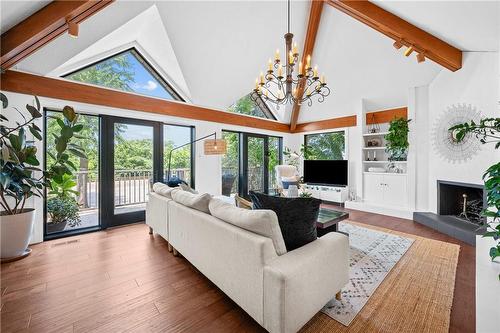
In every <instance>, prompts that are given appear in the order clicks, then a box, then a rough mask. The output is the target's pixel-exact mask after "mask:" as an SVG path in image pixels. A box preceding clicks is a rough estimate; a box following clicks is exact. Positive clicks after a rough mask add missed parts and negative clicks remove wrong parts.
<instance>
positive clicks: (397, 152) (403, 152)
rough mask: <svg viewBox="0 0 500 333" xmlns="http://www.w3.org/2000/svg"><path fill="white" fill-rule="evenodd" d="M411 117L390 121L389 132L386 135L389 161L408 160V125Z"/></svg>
mask: <svg viewBox="0 0 500 333" xmlns="http://www.w3.org/2000/svg"><path fill="white" fill-rule="evenodd" d="M410 121H411V119H408V120H407V119H405V118H396V119H394V120H391V122H390V123H389V133H388V134H386V135H385V140H386V141H387V143H386V148H385V151H386V152H387V153H388V154H389V157H388V159H389V161H406V158H407V156H408V147H409V146H410V144H409V142H408V132H410V129H409V127H408V124H409V122H410Z"/></svg>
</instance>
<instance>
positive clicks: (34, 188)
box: [0, 93, 83, 260]
mask: <svg viewBox="0 0 500 333" xmlns="http://www.w3.org/2000/svg"><path fill="white" fill-rule="evenodd" d="M0 99H1V102H2V107H3V109H4V110H5V109H6V108H7V107H8V105H9V102H8V99H7V97H6V96H5V95H4V94H2V93H0ZM13 109H14V110H16V111H17V112H18V113H19V115H20V117H21V119H22V121H21V122H15V123H14V124H13V125H12V122H10V121H9V119H8V118H7V117H6V116H5V113H2V114H0V151H1V154H0V169H1V171H0V199H1V200H0V206H1V208H2V211H1V212H0V216H1V217H2V218H1V221H0V233H1V248H0V254H1V258H2V260H5V259H12V258H20V257H24V256H26V255H28V254H29V252H30V250H29V249H28V245H29V242H30V239H31V233H32V230H33V223H34V217H35V211H34V209H33V208H27V207H26V202H27V200H28V199H29V198H31V197H33V196H37V197H43V190H44V188H45V187H49V188H51V189H52V188H53V187H54V186H55V185H54V184H55V182H56V181H57V180H58V179H59V177H61V179H62V177H63V175H64V174H67V173H71V170H70V169H71V168H74V165H73V166H72V163H71V162H70V161H69V154H68V153H74V154H76V153H75V151H76V150H78V154H80V153H82V154H83V152H82V151H83V150H82V149H81V148H79V149H76V147H73V146H72V145H70V144H69V139H71V138H72V137H73V136H74V133H75V131H78V128H79V127H76V126H78V125H77V124H76V122H77V119H78V116H77V115H76V114H75V112H74V111H73V109H72V108H70V107H65V108H64V112H63V117H64V119H60V121H61V122H62V123H63V124H64V126H63V127H64V134H62V138H61V137H60V138H56V140H58V143H57V145H58V148H57V151H58V156H59V163H57V164H56V165H55V166H54V167H51V168H50V169H49V170H48V171H45V172H43V174H42V175H41V176H40V177H36V176H35V174H34V173H35V172H42V170H41V169H40V168H39V166H40V162H39V161H38V159H37V157H36V154H37V148H36V146H35V141H30V140H28V139H27V131H29V132H30V133H31V134H32V135H33V137H34V138H35V139H36V140H38V141H41V140H42V134H41V132H42V131H41V129H40V128H39V127H38V126H37V125H36V124H35V120H36V119H38V118H41V117H42V113H41V112H40V102H39V100H38V98H37V97H35V105H34V106H33V105H29V104H27V105H26V111H27V112H24V113H23V112H21V111H19V110H18V109H16V108H13ZM75 127H76V129H75ZM62 132H63V130H62V131H61V133H62ZM67 138H69V139H68V140H67ZM74 169H76V168H74Z"/></svg>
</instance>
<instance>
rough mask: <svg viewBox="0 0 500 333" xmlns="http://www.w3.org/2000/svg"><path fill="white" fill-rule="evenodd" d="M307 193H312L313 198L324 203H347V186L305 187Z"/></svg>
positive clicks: (307, 185)
mask: <svg viewBox="0 0 500 333" xmlns="http://www.w3.org/2000/svg"><path fill="white" fill-rule="evenodd" d="M305 189H306V191H307V192H309V193H311V194H312V196H313V198H317V199H321V200H323V201H329V202H335V203H339V204H344V202H346V201H347V195H348V190H347V186H327V185H309V184H306V185H305Z"/></svg>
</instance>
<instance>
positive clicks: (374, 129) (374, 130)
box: [368, 112, 380, 134]
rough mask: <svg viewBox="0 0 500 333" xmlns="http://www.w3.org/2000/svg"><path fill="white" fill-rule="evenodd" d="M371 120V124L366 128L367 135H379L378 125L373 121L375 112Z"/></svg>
mask: <svg viewBox="0 0 500 333" xmlns="http://www.w3.org/2000/svg"><path fill="white" fill-rule="evenodd" d="M371 120H372V121H371V124H370V126H369V127H368V133H372V134H374V133H379V132H380V125H379V124H378V123H377V122H376V120H375V112H374V113H372V117H371Z"/></svg>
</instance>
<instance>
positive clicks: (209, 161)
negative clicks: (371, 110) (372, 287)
mask: <svg viewBox="0 0 500 333" xmlns="http://www.w3.org/2000/svg"><path fill="white" fill-rule="evenodd" d="M4 93H5V95H6V96H7V97H8V99H9V105H10V106H14V107H17V108H18V109H20V110H23V109H24V106H25V105H26V104H32V105H33V103H34V98H33V96H30V95H24V94H15V93H9V92H4ZM40 102H41V105H42V108H43V107H48V108H54V109H62V108H63V107H64V106H65V105H71V106H73V107H74V108H75V110H76V111H77V112H82V113H88V114H106V115H113V116H120V117H129V118H136V119H146V120H154V121H161V122H164V123H169V124H178V125H191V126H195V128H196V137H198V138H199V137H203V136H205V135H208V134H211V133H213V132H217V136H220V135H221V131H222V130H224V129H228V130H233V131H245V132H251V133H262V134H269V135H274V136H280V137H282V138H283V146H284V147H285V146H289V145H290V143H289V141H290V139H291V135H290V134H288V133H282V132H273V131H266V130H260V129H254V128H248V127H242V126H235V125H230V124H219V123H213V122H207V121H196V120H191V119H185V118H177V117H170V116H163V115H159V114H158V115H157V114H152V113H146V112H137V111H132V110H123V109H115V108H109V107H103V106H98V105H91V104H83V103H75V102H68V101H62V100H56V99H50V98H40ZM6 116H7V117H8V118H12V119H17V117H18V116H17V112H16V111H14V110H13V109H12V108H11V107H9V108H8V109H7V110H6ZM37 125H38V126H39V127H40V128H43V124H42V121H41V120H38V124H37ZM30 135H31V134H30ZM31 139H32V138H31ZM37 145H38V158H39V160H40V162H41V163H42V165H43V156H44V154H43V145H42V144H40V143H38V144H37ZM195 179H196V189H197V190H198V191H200V192H208V193H211V194H215V195H219V194H221V156H219V155H204V154H203V141H200V142H198V143H197V144H196V157H195ZM26 206H27V207H34V208H36V210H37V212H36V217H35V219H36V222H35V229H34V232H33V237H32V242H33V243H37V242H41V241H43V202H42V200H40V199H37V198H34V199H32V200H30V202H28V203H27V205H26Z"/></svg>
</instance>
